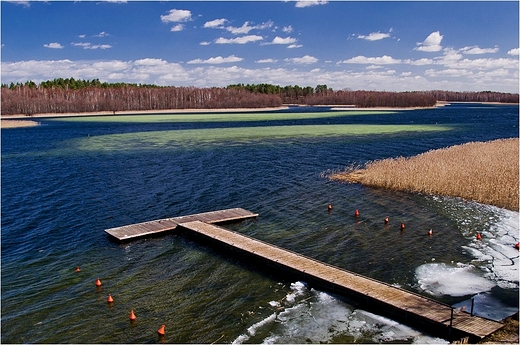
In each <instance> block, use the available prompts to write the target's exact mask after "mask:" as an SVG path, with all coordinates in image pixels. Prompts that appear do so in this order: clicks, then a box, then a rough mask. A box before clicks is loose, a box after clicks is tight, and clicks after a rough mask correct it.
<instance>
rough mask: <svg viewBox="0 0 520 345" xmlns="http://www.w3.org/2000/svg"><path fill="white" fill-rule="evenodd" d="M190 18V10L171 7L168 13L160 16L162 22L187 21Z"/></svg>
mask: <svg viewBox="0 0 520 345" xmlns="http://www.w3.org/2000/svg"><path fill="white" fill-rule="evenodd" d="M189 20H191V11H189V10H176V9H171V10H170V11H169V12H168V14H166V15H162V16H161V21H162V22H163V23H170V22H187V21H189Z"/></svg>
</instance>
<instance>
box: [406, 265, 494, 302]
mask: <svg viewBox="0 0 520 345" xmlns="http://www.w3.org/2000/svg"><path fill="white" fill-rule="evenodd" d="M415 275H416V278H417V281H418V283H419V286H420V288H421V289H422V290H423V291H426V292H428V293H430V294H432V295H435V296H439V295H450V296H466V295H472V294H476V293H479V292H483V291H489V290H491V289H492V288H493V287H494V286H495V283H493V282H492V281H490V280H489V279H486V278H484V277H482V275H480V272H479V271H478V269H476V268H475V267H474V266H473V265H466V264H461V263H459V264H457V265H456V266H450V265H447V264H445V263H430V264H424V265H421V266H419V267H417V269H416V270H415Z"/></svg>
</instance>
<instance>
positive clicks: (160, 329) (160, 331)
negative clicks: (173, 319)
mask: <svg viewBox="0 0 520 345" xmlns="http://www.w3.org/2000/svg"><path fill="white" fill-rule="evenodd" d="M164 327H166V326H165V325H161V328H159V329H158V330H157V333H158V334H159V335H164V333H165V332H164Z"/></svg>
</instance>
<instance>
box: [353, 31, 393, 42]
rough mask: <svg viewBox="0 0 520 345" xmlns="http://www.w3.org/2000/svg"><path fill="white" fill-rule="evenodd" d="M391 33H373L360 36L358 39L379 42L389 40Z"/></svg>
mask: <svg viewBox="0 0 520 345" xmlns="http://www.w3.org/2000/svg"><path fill="white" fill-rule="evenodd" d="M389 37H390V33H383V32H379V31H378V32H372V33H370V34H368V35H358V37H357V38H359V39H363V40H367V41H379V40H382V39H385V38H389Z"/></svg>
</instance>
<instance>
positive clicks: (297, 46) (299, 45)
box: [287, 44, 303, 49]
mask: <svg viewBox="0 0 520 345" xmlns="http://www.w3.org/2000/svg"><path fill="white" fill-rule="evenodd" d="M301 47H303V45H301V44H291V45H288V46H287V49H293V48H301Z"/></svg>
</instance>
